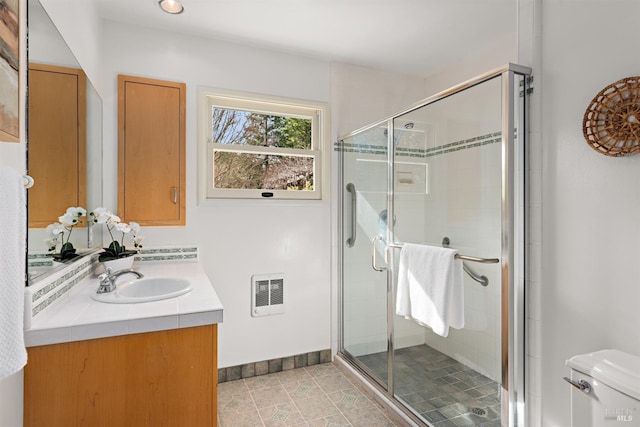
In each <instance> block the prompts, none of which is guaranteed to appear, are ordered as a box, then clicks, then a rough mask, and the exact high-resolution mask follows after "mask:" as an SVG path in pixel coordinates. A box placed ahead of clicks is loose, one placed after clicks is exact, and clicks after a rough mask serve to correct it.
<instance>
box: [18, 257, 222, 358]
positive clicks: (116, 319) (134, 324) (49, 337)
mask: <svg viewBox="0 0 640 427" xmlns="http://www.w3.org/2000/svg"><path fill="white" fill-rule="evenodd" d="M135 270H138V271H139V272H141V273H143V274H144V276H145V277H179V278H182V279H187V280H189V281H190V283H191V288H192V290H191V292H189V293H187V294H185V295H181V296H178V297H175V298H171V299H165V300H160V301H151V302H144V303H136V304H108V303H103V302H98V301H94V300H93V299H91V294H92V293H95V292H96V290H97V289H98V279H97V278H96V277H89V278H86V279H84V280H82V281H81V282H80V283H78V284H77V285H75V286H74V287H73V288H72V289H71V290H70V291H69V292H68V293H67V294H66V295H64V296H63V297H61V298H59V299H58V300H56V301H55V302H54V303H52V304H51V305H50V306H49V307H47V309H46V310H44V311H42V312H41V313H39V314H38V315H37V316H35V317H34V318H33V320H32V322H31V327H30V328H29V329H26V330H25V332H24V335H25V344H26V346H27V347H34V346H39V345H47V344H57V343H62V342H70V341H80V340H87V339H94V338H105V337H113V336H118V335H128V334H137V333H142V332H152V331H161V330H168V329H178V328H188V327H193V326H202V325H211V324H215V323H221V322H222V311H223V308H222V304H221V302H220V299H219V298H218V295H217V294H216V291H215V290H214V289H213V286H212V285H211V282H210V281H209V279H208V278H207V275H206V274H205V273H204V270H203V269H202V267H201V266H200V264H199V263H197V262H144V263H140V264H139V266H136V267H135ZM127 280H128V279H127V276H123V277H121V278H119V279H118V281H122V282H126V281H127ZM129 280H130V279H129Z"/></svg>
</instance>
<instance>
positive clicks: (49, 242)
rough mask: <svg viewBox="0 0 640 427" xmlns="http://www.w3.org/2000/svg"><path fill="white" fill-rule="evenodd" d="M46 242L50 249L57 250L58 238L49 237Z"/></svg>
mask: <svg viewBox="0 0 640 427" xmlns="http://www.w3.org/2000/svg"><path fill="white" fill-rule="evenodd" d="M45 243H46V244H47V247H48V248H49V251H55V250H56V246H58V239H47V240H45Z"/></svg>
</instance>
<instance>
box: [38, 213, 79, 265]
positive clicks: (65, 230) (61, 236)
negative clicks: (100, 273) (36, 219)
mask: <svg viewBox="0 0 640 427" xmlns="http://www.w3.org/2000/svg"><path fill="white" fill-rule="evenodd" d="M86 214H87V211H86V210H85V209H84V208H81V207H70V208H68V209H67V212H66V213H65V214H64V215H62V216H60V217H58V221H59V222H54V223H53V224H50V225H48V226H47V230H46V231H47V239H46V242H47V246H48V247H49V252H54V253H53V260H54V261H55V262H65V261H68V260H71V259H74V258H77V257H79V256H80V255H79V254H77V253H76V249H75V248H74V247H73V243H71V241H70V239H71V232H73V227H75V226H76V225H78V224H80V223H82V219H81V217H83V216H85V215H86ZM59 243H60V244H61V246H60V251H59V252H56V249H57V247H58V244H59Z"/></svg>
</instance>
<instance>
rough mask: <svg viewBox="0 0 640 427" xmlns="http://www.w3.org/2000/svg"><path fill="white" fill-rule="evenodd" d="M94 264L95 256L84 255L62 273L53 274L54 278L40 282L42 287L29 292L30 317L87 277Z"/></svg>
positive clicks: (95, 262) (95, 261)
mask: <svg viewBox="0 0 640 427" xmlns="http://www.w3.org/2000/svg"><path fill="white" fill-rule="evenodd" d="M96 264H97V258H96V257H95V256H90V257H85V258H84V259H82V260H81V261H79V262H78V263H75V264H73V266H71V267H70V268H69V269H68V270H65V271H63V273H62V275H60V276H58V275H54V276H52V277H56V278H55V279H53V280H52V281H44V283H42V284H40V286H42V287H40V289H38V290H37V291H35V292H33V293H32V294H31V317H35V316H36V315H37V314H38V313H40V312H41V311H42V310H44V309H45V308H47V307H48V306H49V305H50V304H51V303H52V302H54V301H55V300H57V299H58V298H60V297H61V296H63V295H64V294H66V293H67V292H68V291H69V290H70V289H71V288H73V287H74V286H75V285H77V284H78V283H79V282H81V281H82V280H83V279H84V278H86V277H88V276H89V275H90V274H91V273H92V272H93V270H94V269H95V266H96ZM47 282H48V283H47Z"/></svg>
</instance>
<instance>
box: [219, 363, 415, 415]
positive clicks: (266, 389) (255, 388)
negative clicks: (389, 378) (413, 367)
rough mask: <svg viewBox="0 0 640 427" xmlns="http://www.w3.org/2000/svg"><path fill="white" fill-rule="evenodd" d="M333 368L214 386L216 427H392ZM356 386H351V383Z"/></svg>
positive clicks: (310, 368) (377, 408) (379, 410)
mask: <svg viewBox="0 0 640 427" xmlns="http://www.w3.org/2000/svg"><path fill="white" fill-rule="evenodd" d="M336 366H337V365H335V364H333V363H324V364H320V365H313V366H307V367H304V368H298V369H291V370H287V371H282V372H277V373H274V374H269V375H261V376H257V377H251V378H246V379H241V380H237V381H230V382H226V383H222V384H218V425H219V426H221V427H272V426H273V427H276V426H290V427H343V426H344V427H361V426H367V427H397V426H403V425H404V424H400V423H398V422H396V421H393V420H392V419H391V418H389V417H388V416H387V415H386V414H385V412H384V411H383V409H382V407H381V406H380V405H379V404H378V403H376V402H375V401H373V400H372V399H371V398H369V397H368V396H367V395H366V394H365V393H364V392H363V391H362V390H361V389H360V388H358V386H357V384H356V383H352V382H351V381H350V380H349V379H348V378H347V376H345V375H344V374H342V372H341V371H340V370H338V368H337V367H336ZM354 381H355V380H354Z"/></svg>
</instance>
